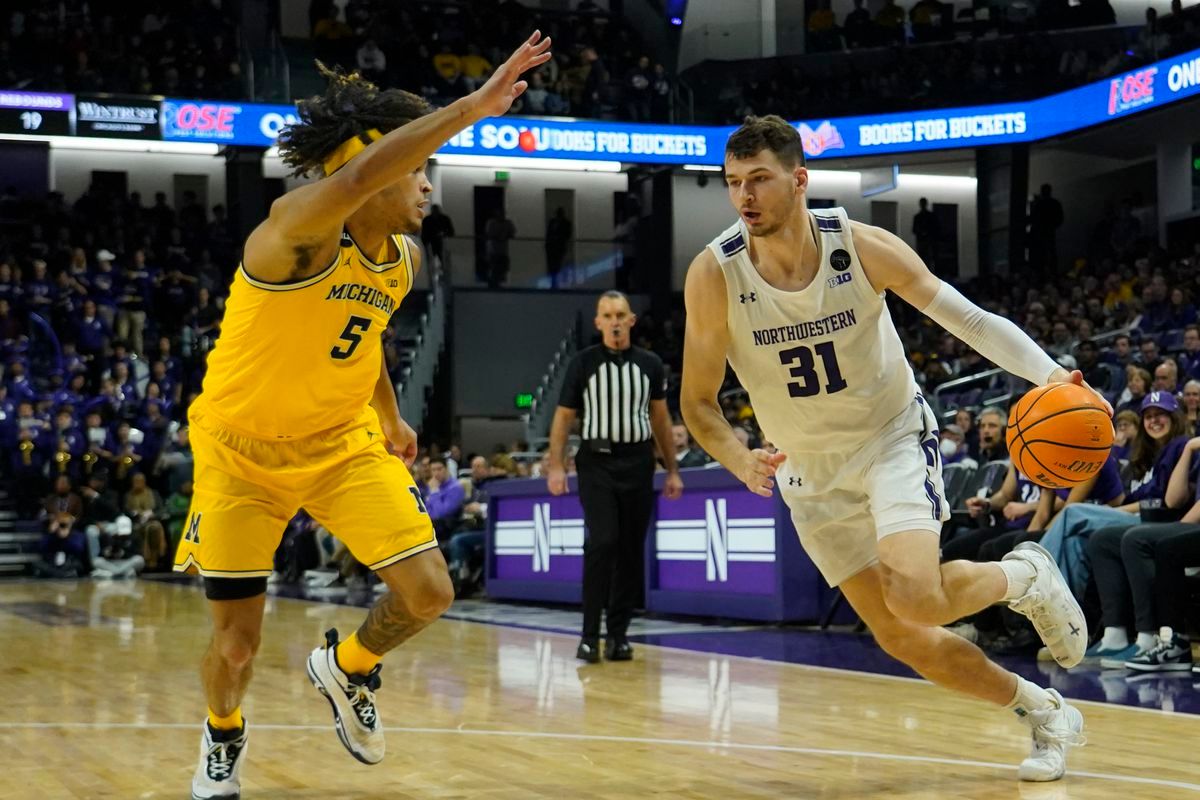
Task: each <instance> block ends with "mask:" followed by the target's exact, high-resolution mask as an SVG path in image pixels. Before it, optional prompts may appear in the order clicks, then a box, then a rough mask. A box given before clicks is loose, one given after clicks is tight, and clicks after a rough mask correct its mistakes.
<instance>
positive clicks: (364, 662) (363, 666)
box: [334, 633, 383, 675]
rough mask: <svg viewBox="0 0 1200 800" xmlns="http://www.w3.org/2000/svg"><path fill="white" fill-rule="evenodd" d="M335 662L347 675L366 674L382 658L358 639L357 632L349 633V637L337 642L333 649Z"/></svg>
mask: <svg viewBox="0 0 1200 800" xmlns="http://www.w3.org/2000/svg"><path fill="white" fill-rule="evenodd" d="M334 657H335V658H336V659H337V664H338V666H339V667H341V668H342V672H344V673H346V674H347V675H366V674H367V673H368V672H370V671H371V670H373V669H375V665H376V664H378V663H379V661H380V660H381V659H382V658H383V656H377V655H375V654H374V653H372V652H371V651H370V650H368V649H367V648H365V647H363V646H362V644H361V643H360V642H359V641H358V634H357V633H352V634H350V638H349V639H347V640H346V641H344V642H339V643H338V646H337V650H336V651H334Z"/></svg>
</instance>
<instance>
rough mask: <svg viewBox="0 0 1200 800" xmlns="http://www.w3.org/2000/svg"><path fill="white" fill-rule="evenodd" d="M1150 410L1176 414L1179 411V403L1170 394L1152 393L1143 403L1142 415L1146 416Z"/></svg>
mask: <svg viewBox="0 0 1200 800" xmlns="http://www.w3.org/2000/svg"><path fill="white" fill-rule="evenodd" d="M1149 408H1161V409H1162V410H1163V411H1165V412H1167V413H1168V414H1174V413H1175V412H1176V411H1178V410H1179V401H1178V400H1176V399H1175V395H1173V394H1171V393H1170V392H1151V393H1150V394H1148V395H1146V399H1145V400H1143V401H1142V413H1143V414H1145V413H1146V409H1149Z"/></svg>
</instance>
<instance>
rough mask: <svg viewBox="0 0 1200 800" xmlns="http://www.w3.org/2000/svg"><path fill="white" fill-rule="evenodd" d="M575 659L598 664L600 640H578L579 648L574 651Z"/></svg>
mask: <svg viewBox="0 0 1200 800" xmlns="http://www.w3.org/2000/svg"><path fill="white" fill-rule="evenodd" d="M575 657H576V658H578V659H579V660H580V661H586V662H587V663H589V664H599V663H600V640H599V639H580V640H579V647H577V648H576V649H575Z"/></svg>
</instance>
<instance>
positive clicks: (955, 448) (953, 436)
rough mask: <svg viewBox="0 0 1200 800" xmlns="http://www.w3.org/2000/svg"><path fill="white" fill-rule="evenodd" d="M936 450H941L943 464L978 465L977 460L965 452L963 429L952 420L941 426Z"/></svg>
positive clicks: (965, 444) (965, 442) (965, 440)
mask: <svg viewBox="0 0 1200 800" xmlns="http://www.w3.org/2000/svg"><path fill="white" fill-rule="evenodd" d="M938 450H939V451H941V454H942V463H943V464H962V465H964V466H967V467H971V468H976V467H978V466H979V462H978V461H976V460H975V459H973V458H971V456H970V455H969V454H968V452H967V439H966V435H965V434H964V433H963V429H962V428H960V427H958V426H957V425H955V424H954V423H953V422H952V423H950V424H949V425H947V426H945V427H944V428H942V435H941V439H940V440H939V441H938Z"/></svg>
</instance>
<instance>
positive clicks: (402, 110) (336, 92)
mask: <svg viewBox="0 0 1200 800" xmlns="http://www.w3.org/2000/svg"><path fill="white" fill-rule="evenodd" d="M317 70H318V71H319V72H320V73H321V75H322V76H324V77H325V78H326V79H327V80H328V81H329V85H328V86H326V87H325V93H324V94H321V95H315V96H313V97H310V98H308V99H307V100H301V101H300V102H299V103H298V107H299V116H300V121H299V122H297V123H296V124H294V125H289V126H288V127H287V128H285V129H284V130H283V132H282V133H280V134H279V155H280V156H282V157H283V162H284V163H285V164H287V165H288V166H289V167H291V168H292V175H294V176H297V177H307V176H309V175H318V176H319V175H322V174H323V173H324V166H323V164H324V161H325V159H326V158H328V157H329V156H330V155H331V154H332V153H333V151H334V150H336V149H337V148H338V145H340V144H342V142H345V141H346V140H347V139H349V138H350V137H352V136H357V137H359V138H360V139H361V140H362V141H363V143H364V144H370V139H368V138H367V136H366V132H367V131H369V130H371V129H372V128H374V129H376V130H378V131H379V132H380V133H385V134H386V133H388V132H389V131H393V130H395V129H396V128H399V127H401V126H402V125H405V124H407V123H409V122H412V121H413V120H414V119H417V118H418V117H422V116H424V115H426V114H428V113H429V112H430V111H432V110H433V107H432V106H430V105H429V103H428V102H426V101H425V99H424V98H422V97H419V96H417V95H415V94H413V93H412V92H406V91H404V90H402V89H386V90H382V91H381V90H380V89H379V87H378V86H376V85H375V84H373V83H371V82H370V81H368V80H366V79H365V78H363V77H362V75H360V74H359V73H357V72H351V73H349V74H346V73H345V72H343V71H342V70H341V68H339V67H335V68H333V69H330V68H329V67H326V66H325V65H324V64H322V63H321V62H320V61H318V62H317Z"/></svg>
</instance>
